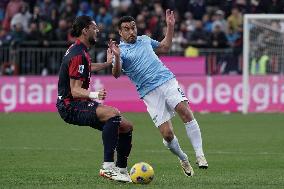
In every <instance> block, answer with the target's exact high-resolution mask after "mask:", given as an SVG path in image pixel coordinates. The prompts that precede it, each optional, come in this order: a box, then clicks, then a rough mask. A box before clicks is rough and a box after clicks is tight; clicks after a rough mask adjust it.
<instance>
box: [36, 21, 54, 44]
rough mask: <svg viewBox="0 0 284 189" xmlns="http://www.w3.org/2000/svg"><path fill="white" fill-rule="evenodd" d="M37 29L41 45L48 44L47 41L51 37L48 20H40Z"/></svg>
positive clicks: (50, 26) (50, 27)
mask: <svg viewBox="0 0 284 189" xmlns="http://www.w3.org/2000/svg"><path fill="white" fill-rule="evenodd" d="M39 31H40V34H41V42H42V45H43V46H45V47H47V46H49V42H50V41H51V40H52V39H53V33H52V25H51V24H50V23H49V22H47V21H45V20H42V21H41V22H40V23H39Z"/></svg>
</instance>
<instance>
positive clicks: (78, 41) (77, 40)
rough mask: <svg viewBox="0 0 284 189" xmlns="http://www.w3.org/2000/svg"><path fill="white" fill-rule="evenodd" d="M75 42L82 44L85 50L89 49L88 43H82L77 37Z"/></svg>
mask: <svg viewBox="0 0 284 189" xmlns="http://www.w3.org/2000/svg"><path fill="white" fill-rule="evenodd" d="M75 44H76V45H81V46H82V47H83V48H84V49H85V50H88V48H87V47H86V45H85V44H84V43H82V42H81V41H80V40H79V39H76V41H75Z"/></svg>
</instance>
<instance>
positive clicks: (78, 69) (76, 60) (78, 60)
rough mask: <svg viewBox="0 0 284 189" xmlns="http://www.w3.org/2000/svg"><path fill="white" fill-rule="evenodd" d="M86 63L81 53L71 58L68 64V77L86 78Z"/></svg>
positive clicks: (83, 79) (82, 79)
mask: <svg viewBox="0 0 284 189" xmlns="http://www.w3.org/2000/svg"><path fill="white" fill-rule="evenodd" d="M86 74H88V64H86V60H85V58H84V57H83V56H82V55H77V56H74V57H73V58H71V60H70V64H69V77H70V78H72V79H76V80H81V81H85V79H86V78H88V75H86Z"/></svg>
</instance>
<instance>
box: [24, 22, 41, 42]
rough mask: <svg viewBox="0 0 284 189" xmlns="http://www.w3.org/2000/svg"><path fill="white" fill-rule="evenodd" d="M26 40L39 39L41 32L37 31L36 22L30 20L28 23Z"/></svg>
mask: <svg viewBox="0 0 284 189" xmlns="http://www.w3.org/2000/svg"><path fill="white" fill-rule="evenodd" d="M26 39H27V40H28V41H40V40H41V33H40V32H39V29H38V25H37V23H36V22H31V23H30V25H29V32H28V34H27V38H26Z"/></svg>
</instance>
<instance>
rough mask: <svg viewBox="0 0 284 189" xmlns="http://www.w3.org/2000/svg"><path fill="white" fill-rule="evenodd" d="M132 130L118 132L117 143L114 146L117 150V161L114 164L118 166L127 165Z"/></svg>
mask: <svg viewBox="0 0 284 189" xmlns="http://www.w3.org/2000/svg"><path fill="white" fill-rule="evenodd" d="M131 141H132V131H130V132H128V133H120V134H119V139H118V144H117V148H116V152H117V161H116V166H117V167H120V168H126V167H127V159H128V156H129V154H130V151H131V147H132V143H131Z"/></svg>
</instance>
